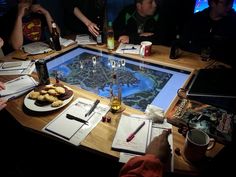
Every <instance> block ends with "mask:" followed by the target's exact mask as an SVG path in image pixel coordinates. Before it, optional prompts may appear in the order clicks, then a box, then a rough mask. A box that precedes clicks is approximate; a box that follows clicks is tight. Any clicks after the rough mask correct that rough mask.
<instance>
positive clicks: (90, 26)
mask: <svg viewBox="0 0 236 177" xmlns="http://www.w3.org/2000/svg"><path fill="white" fill-rule="evenodd" d="M64 6H65V9H66V23H67V26H68V28H69V29H70V30H72V32H73V33H80V34H84V33H85V34H88V33H91V34H92V35H93V36H97V35H98V34H99V30H101V29H99V27H98V24H97V23H98V20H99V21H101V22H99V23H102V26H101V28H102V27H103V23H104V16H105V0H96V1H94V0H86V1H83V0H82V1H78V0H72V1H67V0H66V1H65V2H64ZM88 12H89V13H88ZM98 17H99V18H100V19H98Z"/></svg>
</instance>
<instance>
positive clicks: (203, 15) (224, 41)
mask: <svg viewBox="0 0 236 177" xmlns="http://www.w3.org/2000/svg"><path fill="white" fill-rule="evenodd" d="M233 2H234V1H233V0H208V4H209V7H208V8H206V9H204V10H203V11H200V12H198V13H196V14H194V16H193V18H192V19H191V20H190V22H189V23H188V24H186V26H185V28H184V31H183V33H182V35H181V40H180V41H181V43H182V44H181V45H182V48H183V49H184V50H188V51H191V52H195V53H199V54H201V55H202V57H209V58H211V59H216V60H220V61H223V62H225V63H228V64H231V65H232V66H233V63H235V62H234V57H233V56H234V52H235V50H236V47H235V46H236V12H235V11H234V10H233V9H232V7H233Z"/></svg>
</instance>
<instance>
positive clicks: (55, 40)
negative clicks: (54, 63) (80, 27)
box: [51, 21, 61, 51]
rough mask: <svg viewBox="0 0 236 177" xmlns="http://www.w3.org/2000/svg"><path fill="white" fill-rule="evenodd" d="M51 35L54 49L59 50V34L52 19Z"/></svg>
mask: <svg viewBox="0 0 236 177" xmlns="http://www.w3.org/2000/svg"><path fill="white" fill-rule="evenodd" d="M51 37H52V45H53V48H54V50H57V51H59V50H61V44H60V35H59V33H58V31H57V26H56V23H55V22H54V21H52V33H51Z"/></svg>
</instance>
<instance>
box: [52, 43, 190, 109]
mask: <svg viewBox="0 0 236 177" xmlns="http://www.w3.org/2000/svg"><path fill="white" fill-rule="evenodd" d="M47 68H48V71H49V75H50V77H57V78H58V79H59V80H61V81H64V82H66V83H69V84H71V85H75V86H77V87H79V88H82V89H84V90H88V91H91V92H94V93H96V94H98V95H99V96H101V97H106V98H110V85H111V82H112V80H111V78H112V77H111V76H112V74H113V73H114V72H116V73H117V79H118V80H119V83H120V84H121V86H122V88H121V90H122V102H123V103H124V104H125V105H128V106H131V107H133V108H135V109H139V110H141V111H145V109H146V107H147V105H148V104H153V105H155V106H158V107H160V108H162V109H163V110H164V111H167V110H168V109H169V106H170V105H171V103H172V101H173V100H174V99H175V97H176V95H177V90H178V89H179V88H181V87H183V86H184V85H185V83H186V82H187V81H188V79H189V77H190V74H191V72H190V71H185V70H180V69H175V68H170V67H166V66H161V65H158V64H152V63H148V62H146V61H145V62H142V61H139V60H135V59H132V58H128V57H124V56H120V55H114V54H109V53H106V52H102V51H99V50H95V49H89V48H86V47H77V48H74V49H72V50H70V51H69V52H67V53H63V54H62V55H59V56H56V57H54V58H51V59H49V60H47Z"/></svg>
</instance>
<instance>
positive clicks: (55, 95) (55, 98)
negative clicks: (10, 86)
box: [28, 83, 73, 107]
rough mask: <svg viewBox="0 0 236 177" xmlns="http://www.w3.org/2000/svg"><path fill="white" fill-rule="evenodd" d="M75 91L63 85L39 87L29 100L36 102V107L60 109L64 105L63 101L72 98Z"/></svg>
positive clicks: (30, 95)
mask: <svg viewBox="0 0 236 177" xmlns="http://www.w3.org/2000/svg"><path fill="white" fill-rule="evenodd" d="M72 95H73V91H72V90H70V89H68V88H67V87H65V86H64V85H63V84H61V83H56V84H53V85H45V86H38V87H36V88H35V89H34V91H32V92H31V93H30V94H29V96H28V98H29V99H32V100H35V103H34V104H35V105H37V106H45V105H51V106H52V107H59V106H61V105H63V101H64V100H66V99H68V98H70V97H71V96H72Z"/></svg>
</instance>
